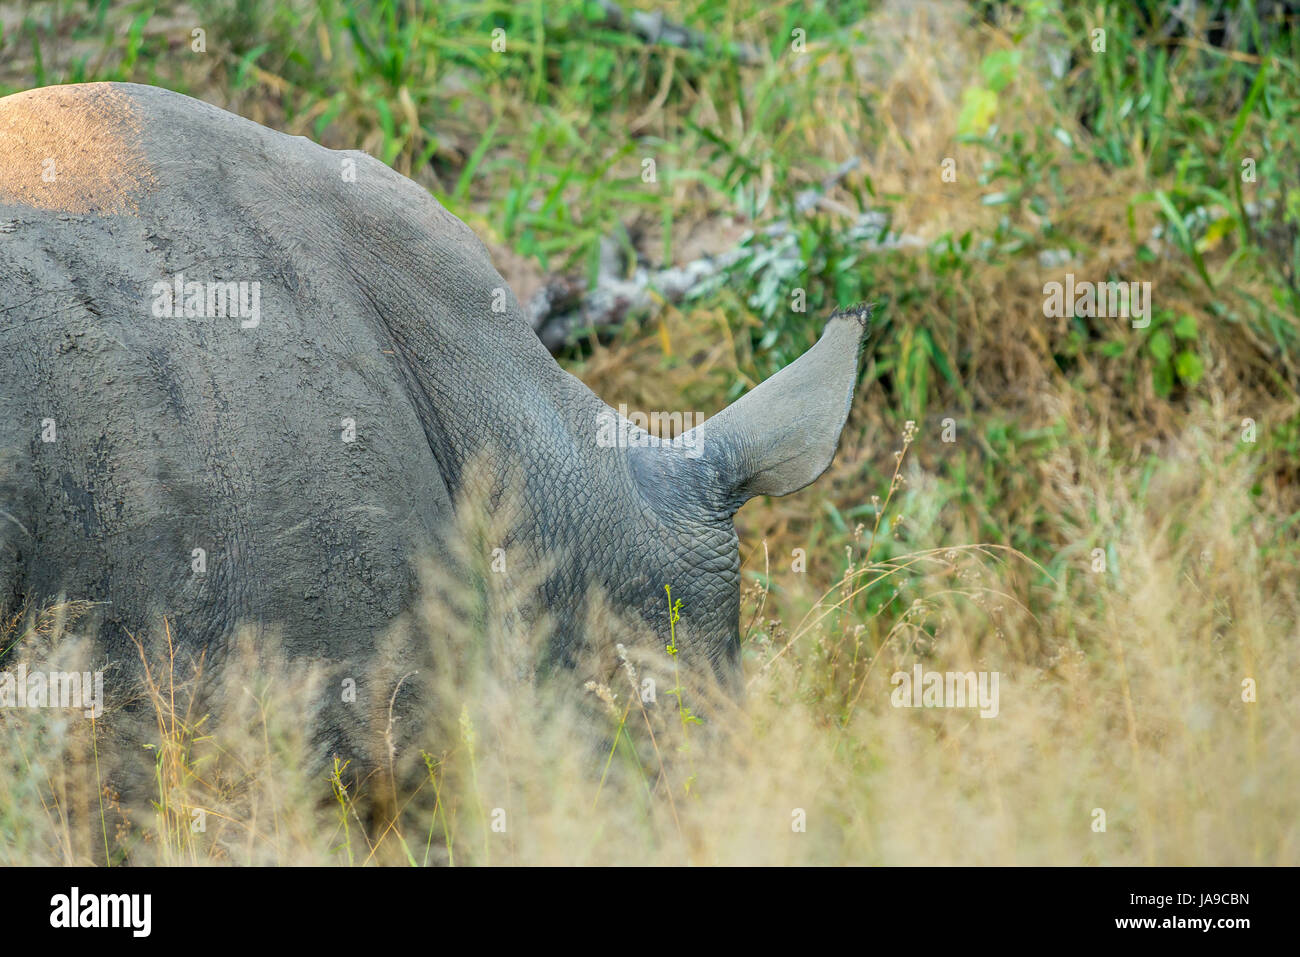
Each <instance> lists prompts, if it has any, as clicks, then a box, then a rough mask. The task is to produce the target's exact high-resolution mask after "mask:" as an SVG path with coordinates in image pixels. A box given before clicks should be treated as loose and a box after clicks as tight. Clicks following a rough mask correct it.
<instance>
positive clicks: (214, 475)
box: [0, 84, 491, 660]
mask: <svg viewBox="0 0 1300 957" xmlns="http://www.w3.org/2000/svg"><path fill="white" fill-rule="evenodd" d="M0 166H3V167H5V168H6V172H7V173H8V172H9V171H12V172H13V174H14V175H13V176H11V177H8V178H6V179H5V180H4V181H3V182H0V405H3V406H4V408H5V410H6V411H5V415H4V416H3V417H2V418H0V509H3V512H4V514H3V515H0V604H7V605H10V606H12V605H13V604H14V603H17V602H20V601H22V600H24V599H26V600H29V601H30V600H34V601H43V600H47V599H49V598H51V597H53V596H54V595H57V594H59V593H65V594H66V595H67V596H68V597H70V598H83V599H89V600H93V601H97V602H103V603H105V604H104V605H102V606H101V613H102V615H103V621H104V629H103V630H104V634H105V636H106V637H107V639H108V640H109V642H110V644H111V643H112V642H114V641H117V642H122V641H127V640H129V639H127V637H126V636H127V634H128V633H138V632H141V631H144V632H153V631H156V630H157V629H158V626H159V624H160V622H161V620H162V618H163V616H166V618H167V619H168V620H169V622H170V624H171V626H172V629H173V633H174V634H175V635H176V636H177V637H178V640H179V641H181V642H182V643H183V644H188V645H189V646H191V647H193V648H207V649H208V650H209V651H210V652H212V653H214V654H215V653H217V652H219V648H220V645H221V644H222V641H223V639H224V638H225V637H227V636H228V635H229V634H230V632H231V630H232V629H233V628H234V627H235V626H237V625H239V624H241V623H252V624H258V623H265V624H274V625H276V626H277V627H279V628H280V629H282V630H283V632H284V634H285V636H286V640H287V641H288V642H289V643H290V645H291V646H292V649H293V650H296V651H300V652H305V653H319V654H320V655H322V656H324V657H326V658H332V659H335V660H339V659H341V658H344V657H347V656H349V655H350V654H351V653H353V652H354V651H355V652H356V653H358V654H359V653H361V652H362V651H363V650H364V649H363V648H360V647H358V645H366V644H368V643H369V642H370V641H372V640H373V637H374V635H375V633H376V632H377V630H379V629H382V628H383V627H384V626H385V625H386V624H387V622H388V621H389V620H390V619H391V618H392V617H393V616H394V615H397V614H399V613H400V612H401V611H402V609H403V608H404V607H405V606H406V604H407V602H408V601H409V598H410V593H411V590H412V587H413V574H412V571H411V565H410V561H411V559H412V557H413V555H414V554H415V553H418V552H420V551H421V550H427V549H429V548H432V547H434V546H433V543H434V541H435V540H436V537H437V534H438V529H439V527H440V526H441V525H442V524H443V523H444V522H445V520H446V518H447V516H448V514H449V512H450V499H449V494H448V488H447V484H446V482H445V481H444V478H443V475H442V474H441V469H440V466H439V463H438V461H437V459H438V446H439V438H438V435H437V418H438V413H437V408H436V406H437V396H436V395H431V394H430V393H431V391H434V392H436V389H432V390H431V388H430V387H429V386H430V384H429V382H428V381H425V382H423V383H421V382H420V381H417V377H416V376H415V375H414V374H413V372H412V363H413V361H414V357H413V355H412V354H411V353H412V351H413V350H418V349H419V348H420V345H421V342H422V340H420V338H419V335H418V334H415V333H410V332H409V329H410V324H409V320H410V318H411V315H409V314H408V315H406V316H404V317H403V316H396V317H395V316H393V315H391V314H392V313H393V312H394V311H395V310H397V308H398V307H397V306H395V305H394V303H401V302H406V300H407V299H413V300H414V301H412V302H410V303H409V306H410V309H411V311H412V313H422V312H423V313H430V314H429V315H428V322H429V323H431V324H436V323H437V322H438V321H439V317H438V315H437V314H436V313H437V312H438V310H439V309H440V308H441V305H442V304H441V303H440V302H439V296H441V295H443V293H441V292H439V290H440V289H441V288H442V287H441V286H440V285H439V283H438V282H437V281H434V282H433V283H427V282H426V283H424V284H423V285H420V284H418V283H417V284H416V287H415V288H414V291H412V292H410V293H409V294H408V293H404V292H403V290H402V289H401V283H402V281H403V278H404V274H405V273H406V272H407V271H409V270H410V269H411V268H412V264H413V262H416V261H424V262H426V263H427V260H428V259H429V257H430V255H432V256H433V258H434V260H435V261H434V263H433V264H432V267H431V268H437V269H448V270H453V271H459V272H460V273H461V275H460V276H459V277H458V278H457V280H456V281H457V282H462V283H475V282H481V281H482V275H478V274H482V273H483V270H484V269H486V270H487V273H486V274H491V267H490V265H488V264H487V263H486V258H485V257H484V256H483V254H482V248H481V246H479V245H478V244H477V242H476V241H475V240H474V239H473V237H472V234H469V233H468V230H466V228H465V227H464V226H463V225H462V224H460V223H459V221H457V220H455V219H454V218H453V217H451V216H450V215H449V214H447V213H446V212H445V211H444V210H442V208H441V207H440V206H438V205H437V204H436V203H434V202H433V201H432V200H431V199H430V198H429V197H428V196H427V194H423V191H420V190H419V189H418V188H417V187H415V186H414V184H410V183H409V182H407V181H405V180H403V179H402V178H401V177H397V176H396V174H392V173H391V172H390V171H388V170H387V169H386V168H385V167H383V166H382V164H378V163H377V162H375V161H373V160H370V159H369V158H368V157H365V156H364V155H362V154H353V153H348V154H343V153H335V152H332V151H329V150H325V149H323V148H321V147H319V146H316V145H315V144H312V143H310V142H309V141H306V140H303V139H301V138H295V137H288V136H284V135H282V134H279V133H275V132H273V131H270V130H266V129H264V128H262V127H260V126H257V125H256V124H253V123H250V122H247V121H244V120H242V119H240V118H238V117H235V116H233V115H231V114H228V113H224V112H222V111H220V110H217V109H216V108H214V107H211V106H208V105H207V104H203V103H200V102H198V101H195V100H191V99H189V98H186V97H182V96H179V95H177V94H172V93H167V92H165V91H160V90H156V89H153V88H148V87H137V86H132V85H119V84H91V85H86V86H76V87H61V88H50V89H46V90H38V91H33V92H31V93H27V94H19V95H17V96H13V97H8V98H5V99H0ZM354 173H355V174H356V175H355V176H353V178H352V179H349V175H350V174H354ZM430 250H432V253H430ZM377 273H378V275H377ZM178 276H180V277H182V278H181V279H180V285H179V286H177V277H178ZM189 283H199V284H201V285H200V286H198V287H193V286H189V285H187V284H189ZM228 283H235V284H240V283H243V284H245V285H244V286H242V287H240V286H238V285H236V286H234V287H230V286H227V285H226V284H228ZM169 284H170V286H171V288H172V289H178V288H179V289H180V290H181V291H182V297H183V298H184V300H185V301H181V300H176V299H175V298H174V297H173V301H172V302H171V303H170V304H169V303H168V301H167V299H168V297H167V294H166V293H165V292H164V290H165V289H166V287H167V286H168V285H169ZM209 284H212V285H211V287H210V288H211V289H212V290H213V298H212V299H211V301H209V298H208V296H207V292H208V289H209ZM254 284H255V285H254ZM196 289H197V290H198V291H199V292H200V294H201V295H202V296H203V298H202V300H193V299H192V298H191V293H193V292H194V291H195V290H196ZM222 289H224V290H225V291H226V292H227V293H229V292H231V290H232V289H233V290H236V291H237V292H238V293H239V294H240V295H241V296H242V302H241V305H242V306H246V307H248V308H245V309H244V310H243V311H242V312H241V313H240V314H239V315H236V316H229V315H228V316H226V317H222V316H220V315H212V314H210V311H214V307H218V306H219V296H220V290H222ZM254 290H256V292H254ZM377 290H379V292H377ZM187 302H193V303H194V304H195V305H198V306H199V308H198V309H197V310H195V311H198V312H201V313H203V314H200V315H187V314H186V304H187ZM254 302H256V305H257V309H256V315H255V314H254V310H253V309H252V306H253V304H254ZM215 311H219V309H217V310H215ZM254 320H256V323H255V324H254ZM394 322H396V323H397V325H396V327H394V325H393V323H394ZM394 328H396V329H397V330H398V332H397V334H396V335H395V334H394ZM411 337H414V338H415V339H416V341H415V342H414V343H412V342H410V341H407V340H408V339H409V338H411ZM425 368H426V369H427V368H428V366H427V365H426V367H425ZM345 420H346V421H345ZM353 424H354V427H355V440H353V441H348V439H351V438H352V426H353ZM199 550H201V551H199ZM200 561H201V564H202V570H196V567H197V565H198V564H199V563H200Z"/></svg>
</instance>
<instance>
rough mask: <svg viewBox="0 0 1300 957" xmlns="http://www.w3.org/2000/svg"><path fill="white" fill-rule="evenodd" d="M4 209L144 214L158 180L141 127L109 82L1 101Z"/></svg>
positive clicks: (0, 182) (0, 194)
mask: <svg viewBox="0 0 1300 957" xmlns="http://www.w3.org/2000/svg"><path fill="white" fill-rule="evenodd" d="M0 170H3V171H4V175H3V176H2V177H0V206H5V205H15V206H28V207H31V208H33V209H43V210H51V211H56V212H65V213H98V214H101V215H113V214H126V215H134V214H135V213H136V212H137V209H138V207H137V200H138V197H139V195H140V193H141V192H142V191H143V190H145V189H147V188H148V186H149V185H150V184H151V183H152V182H153V175H152V173H151V172H150V169H149V164H148V162H147V160H146V159H145V154H144V150H143V148H142V146H141V125H140V119H139V116H138V115H137V113H136V111H135V109H134V106H133V104H132V101H131V97H130V96H129V95H128V94H126V93H125V92H123V91H121V90H119V89H115V88H114V87H113V86H112V85H110V84H107V83H87V84H80V85H76V86H54V87H47V88H44V89H40V90H31V91H29V92H26V93H15V94H14V95H13V96H7V97H4V98H0Z"/></svg>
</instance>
